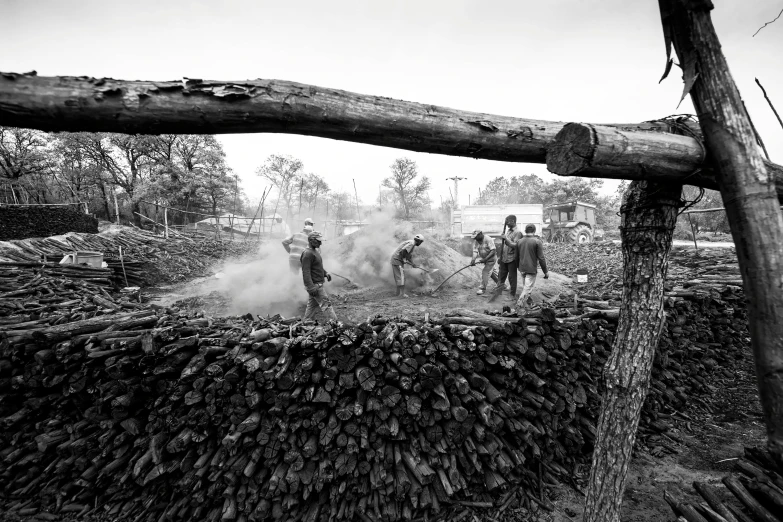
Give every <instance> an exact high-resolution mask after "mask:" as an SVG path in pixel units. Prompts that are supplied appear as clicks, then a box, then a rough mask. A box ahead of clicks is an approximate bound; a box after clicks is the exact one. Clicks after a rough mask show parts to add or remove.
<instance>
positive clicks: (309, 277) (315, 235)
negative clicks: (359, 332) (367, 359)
mask: <svg viewBox="0 0 783 522" xmlns="http://www.w3.org/2000/svg"><path fill="white" fill-rule="evenodd" d="M307 243H308V248H307V249H306V250H305V251H304V252H302V254H301V255H300V261H301V264H302V280H303V282H304V287H305V290H307V294H308V295H309V296H310V297H309V299H308V300H307V309H306V310H305V315H304V318H303V319H304V320H305V321H308V320H312V319H315V317H316V316H317V315H318V312H319V311H320V312H323V314H324V316H325V317H326V319H327V320H332V321H336V320H337V314H336V313H335V312H334V308H332V301H331V299H329V296H328V295H326V292H325V291H324V282H325V281H331V280H332V276H330V275H329V273H328V272H327V271H326V270H324V263H323V260H322V259H321V253H320V252H319V251H318V249H319V248H320V247H321V233H320V232H310V234H309V235H308V236H307Z"/></svg>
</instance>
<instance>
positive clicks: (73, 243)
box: [0, 228, 258, 286]
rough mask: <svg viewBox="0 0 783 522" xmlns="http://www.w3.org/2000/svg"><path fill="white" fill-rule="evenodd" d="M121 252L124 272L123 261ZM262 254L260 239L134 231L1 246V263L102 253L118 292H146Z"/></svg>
mask: <svg viewBox="0 0 783 522" xmlns="http://www.w3.org/2000/svg"><path fill="white" fill-rule="evenodd" d="M120 247H122V254H123V259H122V261H123V262H124V264H125V272H124V273H123V270H122V263H121V261H120ZM257 248H258V244H257V243H256V242H255V239H249V240H247V241H246V242H243V241H223V240H219V239H216V238H215V237H214V236H213V235H206V236H205V235H201V234H194V235H193V237H188V236H184V235H182V236H177V235H172V236H171V237H170V238H169V239H164V238H162V237H160V236H156V235H154V234H152V233H149V232H145V231H142V230H138V229H134V228H122V229H120V230H119V231H112V232H110V233H109V232H107V233H101V234H84V233H78V234H77V233H70V234H66V235H63V236H54V237H47V238H30V239H18V240H13V241H0V262H3V261H5V262H12V263H31V262H32V263H38V262H39V261H43V262H54V263H59V261H60V260H61V259H62V258H63V256H65V255H67V254H69V253H72V252H74V251H96V252H102V253H103V257H104V261H106V263H107V264H108V265H109V271H110V279H111V282H112V283H113V284H114V285H116V286H126V285H125V281H126V277H127V282H128V285H130V286H146V285H149V284H154V283H158V282H167V283H168V282H175V281H183V280H186V279H188V278H193V277H197V276H202V275H205V274H207V273H208V272H209V270H211V269H212V267H213V265H214V263H215V262H216V261H218V260H220V259H224V258H227V257H237V256H241V255H245V254H247V253H250V252H253V251H255V250H256V249H257Z"/></svg>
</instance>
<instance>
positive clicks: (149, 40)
mask: <svg viewBox="0 0 783 522" xmlns="http://www.w3.org/2000/svg"><path fill="white" fill-rule="evenodd" d="M715 4H716V9H715V10H713V12H712V16H713V21H714V23H715V26H716V28H717V31H718V35H719V37H720V39H721V42H722V45H723V49H724V52H725V54H726V55H727V58H728V61H729V66H730V67H731V71H732V73H733V75H734V79H735V81H736V82H737V84H738V85H739V88H740V91H741V92H742V94H743V97H744V99H745V103H746V105H747V107H748V110H749V112H750V114H751V116H752V117H753V119H754V123H755V124H756V127H757V128H758V130H759V132H760V133H761V135H762V137H763V138H764V140H765V142H766V145H767V149H768V150H769V153H770V155H771V157H772V160H773V161H775V162H777V163H781V162H783V145H781V144H782V143H783V129H781V127H780V125H779V124H778V123H777V121H776V119H775V117H774V115H773V114H772V112H771V110H770V109H769V107H768V106H767V104H766V102H765V100H764V98H763V96H762V94H761V91H760V90H759V89H758V87H757V86H756V85H755V83H754V81H753V79H754V77H758V78H759V80H760V81H761V82H762V84H763V85H764V86H765V88H766V89H767V93H768V94H769V95H770V97H771V98H772V100H773V102H776V103H777V107H778V109H779V111H783V68H781V67H780V63H781V57H782V56H783V18H781V20H779V21H778V22H776V23H774V24H772V25H769V26H768V27H766V28H765V29H764V30H762V31H761V32H760V33H759V34H758V35H757V36H756V37H752V35H753V33H754V32H756V30H757V29H758V28H759V27H760V26H761V25H763V24H764V23H765V22H767V21H770V20H772V19H773V18H774V17H775V16H776V15H777V14H778V12H780V10H781V9H782V8H783V0H755V1H753V2H749V1H747V0H725V1H720V0H715ZM0 49H3V53H2V54H1V55H0V71H13V72H25V71H29V70H33V69H34V70H36V71H38V74H39V75H43V76H54V75H73V76H81V75H85V76H96V77H101V76H105V77H112V78H119V79H128V80H134V79H145V80H174V79H179V78H182V77H185V76H187V77H191V78H202V79H212V80H245V79H253V78H276V79H284V80H291V81H298V82H303V83H310V84H315V85H321V86H327V87H333V88H339V89H345V90H349V91H355V92H360V93H367V94H375V95H381V96H389V97H393V98H398V99H404V100H410V101H416V102H422V103H431V104H435V105H444V106H448V107H455V108H458V109H465V110H472V111H480V112H487V113H494V114H504V115H510V116H520V117H527V118H536V119H542V120H559V121H581V122H593V123H600V122H615V123H620V122H638V121H644V120H650V119H654V118H658V117H663V116H666V115H669V114H678V113H685V112H691V113H692V112H693V107H692V105H691V103H690V99H686V101H684V102H683V104H682V105H681V106H680V108H679V109H677V102H678V100H679V97H680V93H681V91H682V81H681V79H680V76H681V74H680V71H679V69H677V68H676V67H675V68H674V69H673V70H672V73H671V75H670V77H669V78H668V79H667V80H665V81H664V82H663V84H661V85H659V84H658V79H659V78H660V76H661V74H662V72H663V69H664V64H665V54H664V45H663V36H662V31H661V23H660V16H659V12H658V2H657V1H656V0H600V1H598V0H593V1H589V2H588V1H586V0H535V1H530V0H502V1H497V0H496V1H493V2H489V1H487V0H484V1H478V0H476V1H467V0H448V1H445V0H437V1H435V0H416V1H413V0H412V1H391V0H386V1H383V2H381V1H368V0H362V1H341V0H331V1H329V2H324V1H323V0H320V1H312V0H297V1H292V2H281V1H279V0H278V1H275V2H269V1H249V0H248V1H239V0H236V1H226V0H223V1H214V0H213V1H196V0H189V1H183V0H176V1H175V0H154V1H151V0H135V1H133V2H129V1H122V0H115V1H112V0H109V1H106V0H103V1H100V2H98V1H93V0H78V1H76V0H0ZM219 139H220V140H221V142H222V143H223V144H224V146H225V150H226V153H227V155H228V162H229V165H230V166H231V167H232V168H233V169H234V170H235V171H236V172H237V173H238V174H239V175H240V177H241V179H242V181H243V183H244V185H245V188H246V190H247V193H248V196H249V197H250V199H257V198H258V197H260V195H261V191H262V189H263V187H264V186H265V185H266V183H265V182H264V181H263V180H261V179H260V178H257V177H256V176H255V174H254V173H255V170H256V168H257V167H258V166H260V165H261V164H262V163H263V161H264V159H265V158H266V157H267V156H269V155H270V154H291V155H293V156H296V157H298V158H299V159H301V160H302V161H303V162H304V165H305V170H306V171H308V172H313V173H317V174H320V175H322V176H324V177H325V178H326V180H327V181H328V183H329V184H330V186H331V187H332V188H333V189H337V190H340V189H343V190H350V191H352V190H353V185H352V181H351V180H352V179H355V180H356V185H357V187H358V190H359V197H360V199H361V200H362V201H363V202H364V203H369V202H371V201H372V200H373V199H375V198H377V193H378V186H379V184H380V182H381V180H382V179H383V178H384V177H385V176H387V175H388V171H389V170H388V166H389V165H390V164H391V163H392V161H393V160H394V158H397V157H401V156H407V157H410V158H413V159H414V160H415V161H416V162H417V163H418V165H419V171H420V172H421V173H422V174H425V175H427V176H429V177H430V178H431V179H432V182H433V189H432V191H431V193H430V195H431V197H432V200H433V202H435V203H436V204H438V203H439V200H440V197H441V196H442V197H443V198H444V199H447V198H448V197H449V191H448V188H449V186H450V182H447V181H446V180H445V178H446V177H449V176H453V175H459V176H461V177H466V178H468V180H467V181H465V182H463V184H462V185H461V186H460V196H461V197H460V200H461V203H463V204H466V203H467V202H468V201H467V200H468V194H470V195H471V197H472V198H475V197H476V196H477V195H478V188H479V187H482V188H483V186H484V185H485V184H486V183H487V182H488V181H489V180H491V179H492V178H494V177H496V176H513V175H522V174H529V173H535V174H538V175H541V176H542V177H545V178H547V179H549V178H551V177H552V175H551V174H549V173H547V171H546V168H545V166H543V165H532V164H531V165H527V164H513V163H501V162H492V161H484V160H472V159H468V158H455V157H448V156H439V155H431V154H421V153H415V152H409V151H402V150H396V149H388V148H383V147H374V146H370V145H360V144H354V143H347V142H340V141H332V140H327V139H321V138H312V137H306V136H292V135H282V134H281V135H275V134H255V135H229V136H222V137H220V138H219ZM616 185H617V183H616V182H613V181H609V180H607V181H606V182H605V191H607V192H611V191H613V190H614V189H615V187H616Z"/></svg>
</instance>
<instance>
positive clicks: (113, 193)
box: [111, 189, 120, 225]
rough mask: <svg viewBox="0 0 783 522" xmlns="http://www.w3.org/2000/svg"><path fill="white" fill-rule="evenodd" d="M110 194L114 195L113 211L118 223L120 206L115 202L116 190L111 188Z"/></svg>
mask: <svg viewBox="0 0 783 522" xmlns="http://www.w3.org/2000/svg"><path fill="white" fill-rule="evenodd" d="M111 194H112V196H114V213H115V214H116V215H117V219H116V221H117V224H118V225H119V224H120V206H119V205H118V204H117V190H116V189H112V191H111Z"/></svg>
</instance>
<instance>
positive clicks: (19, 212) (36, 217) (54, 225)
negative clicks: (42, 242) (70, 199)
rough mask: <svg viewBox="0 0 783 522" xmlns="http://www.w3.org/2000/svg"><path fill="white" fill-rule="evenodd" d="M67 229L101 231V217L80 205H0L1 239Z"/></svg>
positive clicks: (58, 231) (42, 234) (5, 239)
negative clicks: (88, 213)
mask: <svg viewBox="0 0 783 522" xmlns="http://www.w3.org/2000/svg"><path fill="white" fill-rule="evenodd" d="M68 232H88V233H92V234H95V233H97V232H98V220H97V219H95V218H94V217H92V216H89V215H87V214H84V213H83V212H80V211H79V209H78V207H73V208H71V207H47V206H41V207H5V206H2V205H0V241H8V240H10V239H25V238H28V237H48V236H54V235H57V234H66V233H68Z"/></svg>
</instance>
